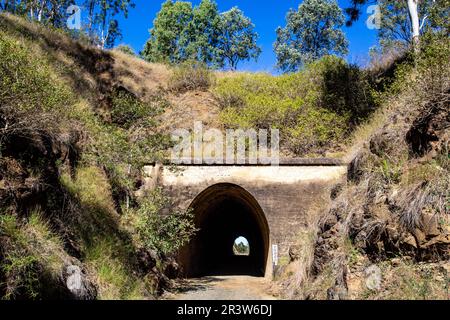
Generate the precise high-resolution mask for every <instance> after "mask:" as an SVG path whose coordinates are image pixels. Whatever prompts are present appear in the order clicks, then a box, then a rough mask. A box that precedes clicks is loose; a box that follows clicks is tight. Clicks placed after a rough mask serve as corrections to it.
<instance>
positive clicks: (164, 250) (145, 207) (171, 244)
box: [127, 189, 197, 255]
mask: <svg viewBox="0 0 450 320" xmlns="http://www.w3.org/2000/svg"><path fill="white" fill-rule="evenodd" d="M167 204H168V199H167V198H166V197H165V196H164V195H163V194H162V192H161V190H158V189H157V190H155V191H153V192H151V193H150V194H149V195H148V196H146V198H145V200H144V201H143V202H142V203H141V204H140V206H139V207H138V208H137V209H130V210H128V212H127V218H128V220H129V221H130V223H129V224H130V225H131V227H132V228H133V229H134V230H135V233H136V234H137V235H138V239H137V241H138V243H139V244H140V245H141V246H142V247H144V248H146V249H147V250H151V251H153V250H156V251H157V252H159V253H161V254H163V255H170V254H173V253H175V252H176V251H177V250H179V249H180V248H181V247H182V246H183V245H185V244H186V243H187V242H188V241H189V240H190V239H191V237H192V236H193V235H194V234H195V232H196V231H197V230H196V228H195V225H194V216H193V214H192V213H191V212H190V211H178V212H171V213H170V214H166V215H163V214H161V210H162V209H163V208H165V207H166V206H167Z"/></svg>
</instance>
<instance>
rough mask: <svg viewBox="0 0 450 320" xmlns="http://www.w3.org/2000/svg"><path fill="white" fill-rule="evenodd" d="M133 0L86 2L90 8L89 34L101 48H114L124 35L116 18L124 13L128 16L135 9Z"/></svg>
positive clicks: (94, 0)
mask: <svg viewBox="0 0 450 320" xmlns="http://www.w3.org/2000/svg"><path fill="white" fill-rule="evenodd" d="M134 6H135V5H134V3H133V2H132V1H131V0H85V7H86V8H88V18H87V19H88V24H87V32H88V34H89V36H90V38H91V39H92V40H93V42H94V43H95V44H98V45H99V46H100V47H101V48H112V47H113V46H114V43H115V41H116V40H117V39H119V38H120V37H121V36H122V34H121V31H120V28H119V22H118V21H117V19H116V18H115V17H116V16H117V15H118V14H119V13H122V14H123V15H124V16H125V18H127V16H128V9H129V8H130V7H131V8H134Z"/></svg>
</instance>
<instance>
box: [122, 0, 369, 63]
mask: <svg viewBox="0 0 450 320" xmlns="http://www.w3.org/2000/svg"><path fill="white" fill-rule="evenodd" d="M216 1H217V3H218V5H219V10H220V11H226V10H229V9H230V8H232V7H233V6H237V7H239V8H240V9H241V10H243V11H244V13H245V14H246V15H247V16H248V17H250V18H251V20H252V21H253V23H254V24H255V26H256V31H257V32H258V34H259V40H258V44H259V45H260V46H261V47H262V54H261V56H260V57H259V59H258V61H257V62H254V61H251V62H241V63H240V64H239V66H238V69H239V70H249V71H267V72H274V66H275V64H276V57H275V54H274V52H273V49H272V48H273V47H272V45H273V43H274V41H275V38H276V34H275V29H276V28H277V27H278V26H284V25H285V17H286V13H287V11H288V10H289V9H290V8H295V9H297V8H298V5H299V4H300V3H301V2H302V1H301V0H216ZM134 2H135V4H136V7H135V8H134V9H131V10H130V13H129V16H128V19H123V18H121V19H120V25H121V29H122V33H123V39H122V40H121V41H120V42H121V43H124V44H128V45H130V46H131V47H132V48H133V49H134V50H135V51H136V52H139V51H141V50H142V48H143V46H144V43H145V42H146V41H147V39H148V37H149V33H148V30H149V29H150V28H151V27H152V23H153V20H154V19H155V16H156V14H157V12H158V11H159V10H160V8H161V4H162V3H163V2H164V0H134ZM191 2H192V3H193V5H197V4H198V3H199V2H200V0H194V1H191ZM338 2H339V5H340V6H341V7H342V8H345V7H347V6H348V3H349V1H348V0H339V1H338ZM366 19H367V14H365V11H364V14H363V15H362V17H361V19H360V21H358V22H357V23H355V24H354V25H353V26H352V27H350V28H347V27H345V32H346V34H347V38H348V40H349V42H350V47H349V54H348V56H347V60H348V61H349V62H351V63H357V64H360V65H363V64H364V63H365V62H366V61H367V53H368V50H369V48H370V47H372V46H373V45H375V44H376V31H375V30H369V29H368V28H367V27H366V25H365V21H366Z"/></svg>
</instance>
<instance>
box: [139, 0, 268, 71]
mask: <svg viewBox="0 0 450 320" xmlns="http://www.w3.org/2000/svg"><path fill="white" fill-rule="evenodd" d="M257 37H258V36H257V34H256V32H255V31H254V25H253V24H252V22H251V21H250V19H249V18H248V17H246V16H245V15H244V14H243V12H242V11H240V10H239V9H237V8H233V9H231V10H229V11H227V12H224V13H222V14H219V12H218V8H217V4H216V3H215V2H214V1H212V0H202V1H201V2H200V4H199V5H198V6H196V7H195V8H192V4H191V3H190V2H184V1H176V2H173V1H172V0H168V1H166V2H164V3H163V5H162V7H161V10H160V11H159V12H158V14H157V17H156V19H155V20H154V23H153V28H152V29H151V30H150V39H149V40H148V41H147V43H146V44H145V48H144V50H143V52H142V56H143V57H144V59H146V60H147V61H151V62H166V63H180V62H184V61H188V60H195V61H198V62H201V63H204V64H206V65H208V66H211V67H215V68H220V67H224V66H225V65H228V66H229V67H230V68H231V69H235V68H236V66H237V64H238V63H239V61H242V60H249V59H252V58H254V59H256V58H257V57H258V56H259V54H260V52H261V49H260V48H259V47H258V46H257V45H256V40H257Z"/></svg>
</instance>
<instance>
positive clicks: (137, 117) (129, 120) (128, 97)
mask: <svg viewBox="0 0 450 320" xmlns="http://www.w3.org/2000/svg"><path fill="white" fill-rule="evenodd" d="M155 99H158V101H155V102H157V103H153V104H150V103H145V102H143V101H141V100H140V99H138V98H137V97H136V96H134V95H133V94H132V93H130V92H128V91H125V90H120V91H119V90H115V91H114V92H113V95H112V110H111V120H112V122H113V123H114V124H116V125H118V126H120V127H122V128H124V129H129V128H130V127H131V126H133V125H140V124H141V125H142V124H152V123H143V121H146V120H147V121H149V120H153V119H152V118H153V117H154V116H155V115H157V114H158V113H160V112H161V111H162V109H161V107H160V106H159V103H158V102H160V101H161V104H164V103H163V101H162V98H161V97H157V98H155Z"/></svg>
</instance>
